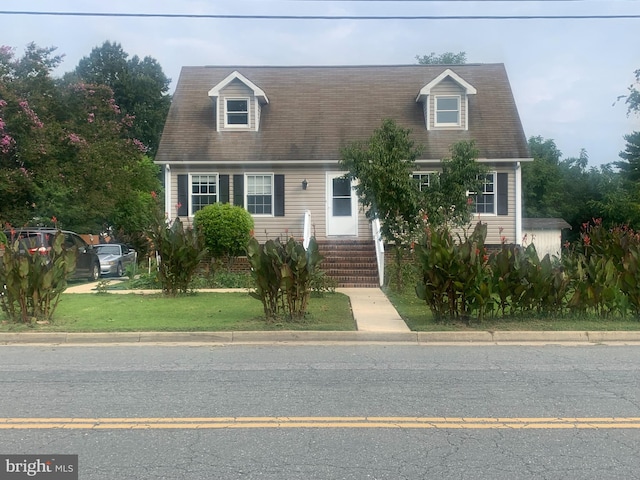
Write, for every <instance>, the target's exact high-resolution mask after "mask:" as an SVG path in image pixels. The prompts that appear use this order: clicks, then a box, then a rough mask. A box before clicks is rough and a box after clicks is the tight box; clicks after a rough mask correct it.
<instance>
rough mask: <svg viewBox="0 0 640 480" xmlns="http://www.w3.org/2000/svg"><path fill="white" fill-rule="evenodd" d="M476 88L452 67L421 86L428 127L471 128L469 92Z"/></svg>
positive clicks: (421, 100) (419, 95)
mask: <svg viewBox="0 0 640 480" xmlns="http://www.w3.org/2000/svg"><path fill="white" fill-rule="evenodd" d="M475 94H476V89H475V88H474V87H473V85H471V84H470V83H468V82H467V81H465V80H464V79H463V78H462V77H460V76H459V75H458V74H457V73H455V72H454V71H453V70H451V69H450V68H447V69H446V70H445V71H444V72H442V73H441V74H440V75H438V76H437V77H436V78H434V79H433V80H432V81H430V82H429V83H427V84H426V85H425V86H424V87H422V88H421V89H420V92H419V93H418V97H417V98H416V102H422V108H423V111H424V121H425V125H426V127H427V130H468V129H469V115H468V112H469V95H475Z"/></svg>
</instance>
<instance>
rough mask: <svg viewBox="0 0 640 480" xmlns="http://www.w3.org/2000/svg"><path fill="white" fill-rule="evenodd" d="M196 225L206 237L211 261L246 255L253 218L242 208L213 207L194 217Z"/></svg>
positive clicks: (218, 205)
mask: <svg viewBox="0 0 640 480" xmlns="http://www.w3.org/2000/svg"><path fill="white" fill-rule="evenodd" d="M193 225H194V227H195V228H196V229H198V230H199V231H200V232H202V234H203V235H204V243H205V245H206V247H207V249H208V250H209V253H210V254H211V256H212V257H214V258H223V257H237V256H240V255H244V254H245V253H246V247H247V244H248V243H249V239H250V238H251V231H252V230H253V217H252V216H251V214H250V213H249V212H247V211H246V210H245V209H244V208H242V207H238V206H236V205H231V204H229V203H214V204H212V205H207V206H206V207H204V208H203V209H201V210H198V211H197V212H196V213H195V216H194V219H193Z"/></svg>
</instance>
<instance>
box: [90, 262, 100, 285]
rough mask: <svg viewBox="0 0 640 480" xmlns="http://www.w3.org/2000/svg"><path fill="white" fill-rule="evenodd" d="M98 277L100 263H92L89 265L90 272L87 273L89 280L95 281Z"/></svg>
mask: <svg viewBox="0 0 640 480" xmlns="http://www.w3.org/2000/svg"><path fill="white" fill-rule="evenodd" d="M99 278H100V264H99V263H94V264H93V266H92V267H91V274H90V275H89V280H90V281H92V282H95V281H97V280H98V279H99Z"/></svg>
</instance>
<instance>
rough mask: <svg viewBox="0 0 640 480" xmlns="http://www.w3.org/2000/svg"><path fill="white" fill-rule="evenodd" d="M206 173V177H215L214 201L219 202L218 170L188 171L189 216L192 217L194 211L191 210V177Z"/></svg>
mask: <svg viewBox="0 0 640 480" xmlns="http://www.w3.org/2000/svg"><path fill="white" fill-rule="evenodd" d="M200 175H206V176H207V177H211V176H215V177H216V203H219V202H220V175H219V174H218V172H190V173H189V185H188V189H189V192H188V194H189V211H188V213H189V217H191V218H193V216H194V215H195V212H194V211H193V195H194V194H193V177H195V176H200Z"/></svg>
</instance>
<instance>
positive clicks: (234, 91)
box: [209, 71, 269, 132]
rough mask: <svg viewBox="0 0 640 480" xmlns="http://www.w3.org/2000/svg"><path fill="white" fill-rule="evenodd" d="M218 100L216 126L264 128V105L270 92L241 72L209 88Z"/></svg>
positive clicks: (210, 92) (218, 127) (241, 128)
mask: <svg viewBox="0 0 640 480" xmlns="http://www.w3.org/2000/svg"><path fill="white" fill-rule="evenodd" d="M209 97H210V98H211V100H213V103H214V110H215V111H214V114H215V118H214V121H215V125H216V130H217V131H218V132H223V131H224V130H236V131H238V130H241V131H254V132H257V131H259V130H260V116H261V113H262V107H263V106H265V105H267V104H268V103H269V99H268V98H267V95H266V94H265V93H264V91H262V89H261V88H260V87H258V86H257V85H256V84H255V83H253V82H252V81H251V80H249V79H248V78H247V77H245V76H244V75H242V74H241V73H240V72H238V71H234V72H232V73H230V74H229V75H228V76H227V77H226V78H225V79H224V80H222V81H221V82H219V83H218V84H216V86H214V87H213V88H212V89H211V90H209Z"/></svg>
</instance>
